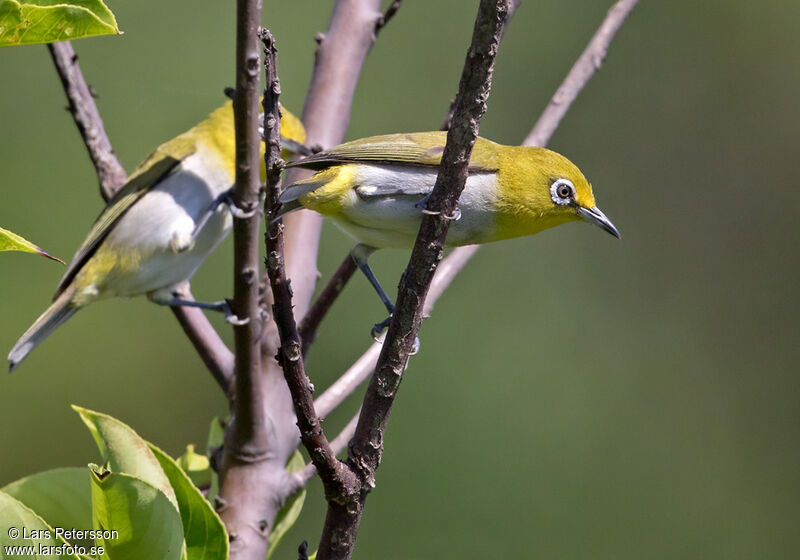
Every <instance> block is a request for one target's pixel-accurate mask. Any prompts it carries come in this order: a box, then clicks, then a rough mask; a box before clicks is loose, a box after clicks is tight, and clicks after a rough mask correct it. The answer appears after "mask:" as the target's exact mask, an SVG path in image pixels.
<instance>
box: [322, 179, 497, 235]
mask: <svg viewBox="0 0 800 560" xmlns="http://www.w3.org/2000/svg"><path fill="white" fill-rule="evenodd" d="M436 175H437V170H436V169H431V168H425V167H420V168H409V167H407V166H404V167H399V166H390V165H362V166H360V167H359V176H358V178H357V183H358V185H359V186H357V187H356V188H355V189H353V190H351V191H350V192H349V193H348V195H347V198H346V200H345V202H344V207H343V210H342V218H336V223H337V225H339V226H340V227H341V228H342V229H343V230H344V231H345V232H347V233H348V234H350V235H351V236H352V237H353V238H354V239H356V240H357V241H358V242H360V243H365V244H367V245H371V246H373V247H410V246H411V245H412V244H413V243H414V240H415V239H416V237H417V233H418V232H419V226H420V222H421V221H422V215H423V214H422V211H421V210H420V208H418V207H416V206H415V204H416V203H418V202H419V201H420V200H422V199H423V198H424V196H425V194H423V193H429V192H430V191H431V190H432V189H433V185H434V183H435V182H436ZM381 193H383V194H381ZM496 200H497V176H496V175H495V174H493V173H479V174H473V175H470V176H469V177H468V178H467V183H466V186H465V188H464V191H463V193H462V194H461V198H460V199H459V201H458V208H459V210H460V212H461V217H460V219H458V220H455V221H453V222H451V224H450V230H449V233H448V235H447V244H448V245H469V244H471V243H479V242H481V241H484V240H486V239H487V237H488V236H490V235H491V233H492V232H493V231H494V227H495V225H494V220H493V218H492V214H491V213H490V212H486V208H492V207H494V205H495V202H496Z"/></svg>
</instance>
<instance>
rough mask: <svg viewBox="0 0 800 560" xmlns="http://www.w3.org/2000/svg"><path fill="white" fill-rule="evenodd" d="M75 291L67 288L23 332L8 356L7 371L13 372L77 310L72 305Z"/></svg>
mask: <svg viewBox="0 0 800 560" xmlns="http://www.w3.org/2000/svg"><path fill="white" fill-rule="evenodd" d="M74 292H75V290H74V289H71V288H67V289H66V290H65V291H64V292H63V293H62V294H61V295H59V296H58V297H57V298H56V300H55V301H54V302H53V304H52V305H51V306H50V307H48V308H47V311H45V312H44V313H42V315H41V316H40V317H39V318H38V319H36V322H35V323H33V325H31V326H30V328H29V329H28V330H27V331H25V334H23V335H22V336H21V337H20V339H19V340H18V341H17V343H16V344H15V345H14V348H12V349H11V352H10V353H9V354H8V371H14V368H16V367H17V366H18V365H19V364H20V362H22V360H24V359H25V358H26V356H27V355H28V354H30V353H31V351H32V350H33V349H34V348H36V347H37V346H38V345H39V344H40V343H41V342H42V341H43V340H44V339H45V338H47V337H48V336H50V333H52V332H53V331H54V330H56V329H57V328H58V327H60V326H61V325H62V324H63V323H64V322H65V321H66V320H67V319H69V318H70V317H72V315H73V314H74V313H75V312H76V311H77V310H78V307H76V306H75V305H74V304H73V303H72V296H73V295H74Z"/></svg>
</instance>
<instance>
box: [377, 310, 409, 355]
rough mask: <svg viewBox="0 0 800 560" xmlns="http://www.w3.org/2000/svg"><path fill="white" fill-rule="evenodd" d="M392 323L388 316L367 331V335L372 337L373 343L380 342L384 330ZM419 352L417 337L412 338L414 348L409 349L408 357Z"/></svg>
mask: <svg viewBox="0 0 800 560" xmlns="http://www.w3.org/2000/svg"><path fill="white" fill-rule="evenodd" d="M391 322H392V316H391V315H389V316H388V317H386V319H384V320H383V321H381V322H380V323H376V324H375V326H373V327H372V330H371V331H369V334H370V335H371V336H372V340H374V341H375V342H382V341H383V339H382V338H381V333H382V332H383V331H384V330H386V328H387V327H388V326H389V323H391ZM418 352H419V337H418V336H415V337H414V346H412V347H411V352H409V356H414V355H415V354H417V353H418Z"/></svg>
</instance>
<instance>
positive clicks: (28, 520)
mask: <svg viewBox="0 0 800 560" xmlns="http://www.w3.org/2000/svg"><path fill="white" fill-rule="evenodd" d="M23 530H24V531H26V532H27V535H28V536H27V538H26V537H25V535H24V534H23V533H22V532H23ZM15 531H18V533H15ZM15 534H16V536H15ZM32 535H33V536H32ZM12 537H13V538H12ZM14 546H19V547H32V549H29V550H24V549H23V550H19V549H17V551H16V553H12V551H11V550H9V549H8V548H7V547H14ZM66 546H67V543H66V542H64V540H63V539H61V538H57V537H56V536H55V531H54V530H53V528H52V527H51V526H50V525H48V524H47V523H46V522H45V521H44V519H42V518H41V517H39V516H38V515H36V513H35V512H34V511H33V510H32V509H31V508H29V507H28V506H26V505H25V504H23V503H22V502H20V501H19V500H17V499H15V498H13V497H11V496H9V495H8V494H6V493H5V492H2V491H0V550H2V551H3V552H2V554H1V555H2V558H4V559H6V558H7V559H8V560H11V559H12V558H13V559H17V558H19V559H30V558H36V559H44V558H47V559H48V560H50V559H52V558H69V559H71V560H78V557H77V556H76V555H74V554H68V553H67V552H69V551H68V550H64V547H66ZM50 547H53V548H50ZM56 547H58V548H56ZM59 549H60V550H59Z"/></svg>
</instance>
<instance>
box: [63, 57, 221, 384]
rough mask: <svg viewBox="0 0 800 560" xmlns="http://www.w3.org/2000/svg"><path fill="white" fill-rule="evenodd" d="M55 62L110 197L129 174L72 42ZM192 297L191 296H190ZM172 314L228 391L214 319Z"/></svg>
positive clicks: (179, 310)
mask: <svg viewBox="0 0 800 560" xmlns="http://www.w3.org/2000/svg"><path fill="white" fill-rule="evenodd" d="M47 48H48V50H49V52H50V56H51V57H52V59H53V64H54V65H55V67H56V71H57V72H58V76H59V78H61V84H62V86H63V87H64V93H65V94H66V96H67V101H68V102H69V111H70V114H71V115H72V118H73V119H74V121H75V124H76V125H77V127H78V131H79V132H80V133H81V138H83V143H84V145H85V146H86V150H87V151H88V152H89V157H90V158H91V160H92V163H93V164H94V167H95V171H96V173H97V180H98V182H99V183H100V194H101V196H102V197H103V200H105V201H106V202H108V200H109V199H110V198H111V197H112V196H113V195H114V193H115V192H117V190H118V189H119V188H120V187H121V186H122V185H124V184H125V182H126V181H127V176H128V175H127V173H126V172H125V169H123V167H122V164H120V162H119V160H118V159H117V156H116V155H115V154H114V149H113V148H112V147H111V142H110V141H109V139H108V136H107V135H106V131H105V128H104V127H103V120H102V119H101V118H100V112H99V111H98V110H97V104H95V102H94V96H93V95H92V89H91V87H90V86H89V85H87V83H86V80H85V79H84V77H83V73H82V72H81V68H80V65H79V64H78V56H77V55H76V54H75V51H74V50H73V49H72V44H71V43H70V42H69V41H66V42H63V43H51V44H49V45H47ZM189 297H191V296H189ZM172 313H173V314H174V315H175V317H176V318H177V319H178V322H179V323H180V325H181V327H183V330H184V332H185V333H186V336H188V337H189V340H190V341H191V342H192V344H193V345H194V347H195V350H196V351H197V353H198V354H199V355H200V358H201V359H202V360H203V362H204V363H205V364H206V366H207V367H208V369H209V371H210V372H211V374H212V375H213V376H214V379H215V380H216V381H217V383H218V384H219V386H220V387H221V388H222V390H223V391H225V392H226V393H227V391H228V387H229V386H230V380H231V379H232V378H233V353H232V352H231V351H230V350H229V349H228V347H227V346H226V345H225V343H224V342H223V341H222V339H221V338H220V337H219V334H217V331H216V330H214V327H213V326H211V322H210V321H209V320H208V318H206V316H205V315H204V314H203V313H202V312H201V311H200V310H198V309H190V308H185V307H173V308H172Z"/></svg>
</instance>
